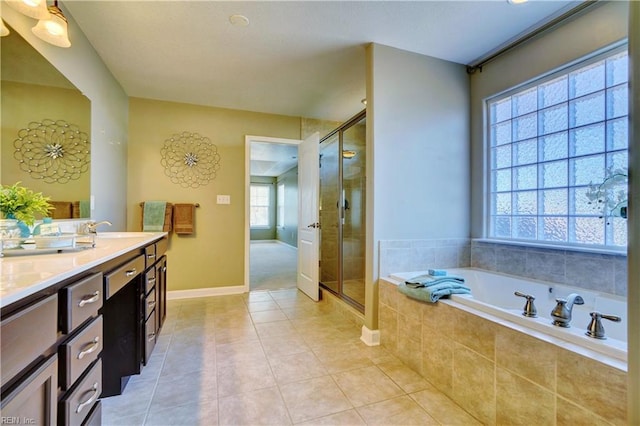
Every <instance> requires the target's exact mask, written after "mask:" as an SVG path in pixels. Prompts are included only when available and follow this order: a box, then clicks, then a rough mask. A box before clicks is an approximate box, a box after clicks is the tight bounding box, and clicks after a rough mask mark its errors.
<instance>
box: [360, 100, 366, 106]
mask: <svg viewBox="0 0 640 426" xmlns="http://www.w3.org/2000/svg"><path fill="white" fill-rule="evenodd" d="M360 102H362V105H364V106H367V98H364V99H362V100H360Z"/></svg>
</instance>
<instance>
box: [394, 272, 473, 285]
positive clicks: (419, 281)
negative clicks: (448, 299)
mask: <svg viewBox="0 0 640 426" xmlns="http://www.w3.org/2000/svg"><path fill="white" fill-rule="evenodd" d="M440 283H454V284H464V278H462V277H456V276H454V275H444V276H441V275H438V276H436V275H430V274H424V275H418V276H416V277H413V278H409V279H408V280H406V281H405V284H407V285H408V286H409V287H414V288H418V287H431V286H432V285H436V284H440Z"/></svg>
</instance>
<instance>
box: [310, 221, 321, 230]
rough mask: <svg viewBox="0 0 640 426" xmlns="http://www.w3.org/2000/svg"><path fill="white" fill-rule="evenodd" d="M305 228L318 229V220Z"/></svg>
mask: <svg viewBox="0 0 640 426" xmlns="http://www.w3.org/2000/svg"><path fill="white" fill-rule="evenodd" d="M307 228H318V229H320V222H315V223H312V224H311V225H307Z"/></svg>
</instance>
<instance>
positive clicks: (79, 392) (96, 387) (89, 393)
mask: <svg viewBox="0 0 640 426" xmlns="http://www.w3.org/2000/svg"><path fill="white" fill-rule="evenodd" d="M101 393H102V361H101V360H100V359H98V361H97V362H96V363H95V364H94V365H93V367H91V369H90V370H89V372H88V373H87V375H86V376H85V377H84V378H83V379H82V380H81V381H80V383H78V385H77V386H76V387H75V389H74V390H73V391H72V392H71V393H70V394H69V395H67V396H66V397H65V398H63V399H62V400H61V401H60V404H59V405H58V424H63V425H80V424H82V422H83V421H84V420H85V418H87V416H88V415H89V413H90V412H91V409H92V408H93V406H94V404H95V402H96V400H97V399H98V398H99V397H100V394H101Z"/></svg>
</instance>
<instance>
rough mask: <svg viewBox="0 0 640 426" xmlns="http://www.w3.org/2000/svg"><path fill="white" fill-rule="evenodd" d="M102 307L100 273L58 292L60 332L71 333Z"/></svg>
mask: <svg viewBox="0 0 640 426" xmlns="http://www.w3.org/2000/svg"><path fill="white" fill-rule="evenodd" d="M101 307H102V273H97V274H93V275H91V276H89V277H87V278H85V279H83V280H81V281H79V282H77V283H76V284H73V285H70V286H67V287H65V288H63V289H62V290H60V309H61V311H62V312H60V316H61V320H60V321H61V322H60V328H61V331H62V332H63V333H65V334H69V333H71V332H72V331H73V330H74V329H75V328H76V327H78V326H79V325H80V324H82V323H83V322H85V321H86V320H87V319H88V318H91V317H93V316H95V315H96V314H97V313H98V309H100V308H101Z"/></svg>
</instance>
